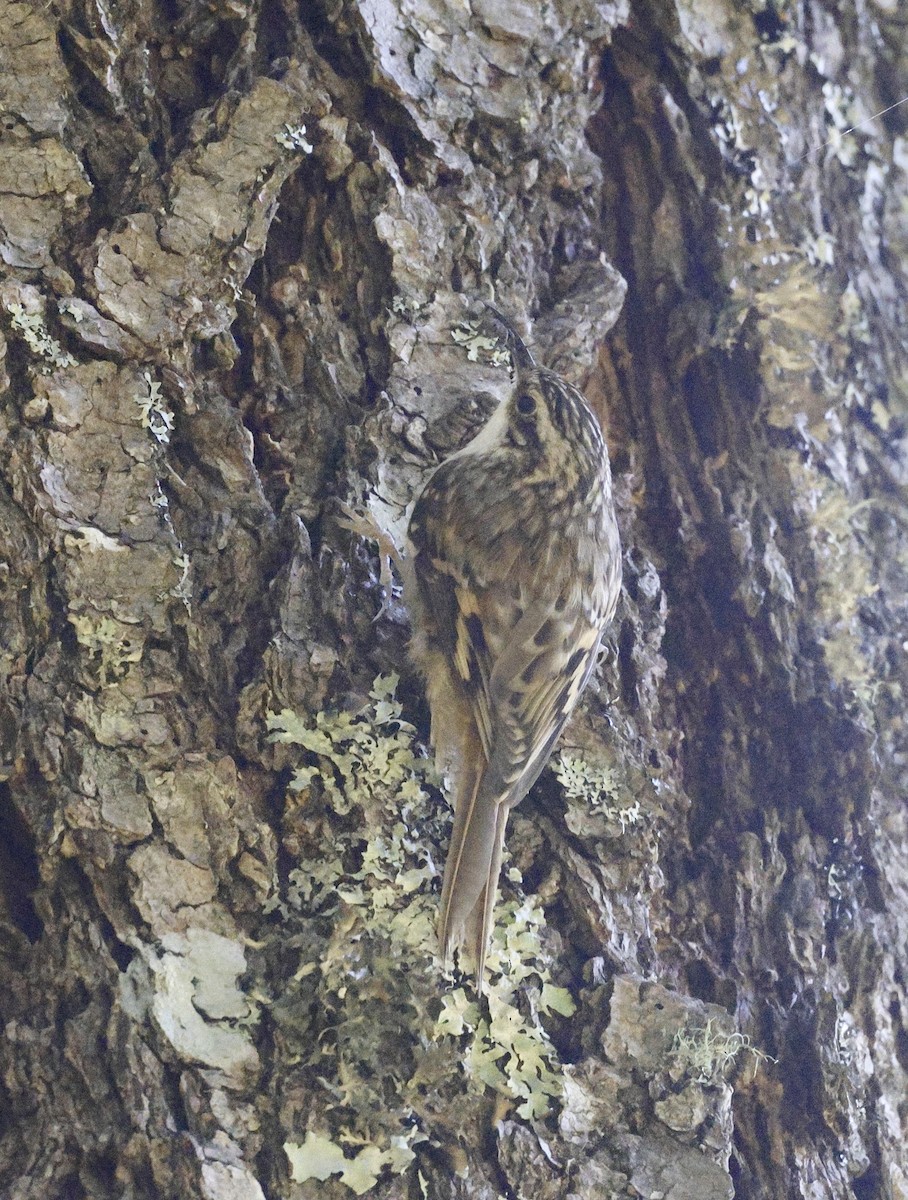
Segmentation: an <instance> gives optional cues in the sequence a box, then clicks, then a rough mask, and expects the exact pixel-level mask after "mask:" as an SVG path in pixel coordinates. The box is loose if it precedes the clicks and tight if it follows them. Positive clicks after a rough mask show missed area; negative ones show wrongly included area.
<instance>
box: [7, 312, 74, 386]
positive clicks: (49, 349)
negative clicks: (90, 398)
mask: <svg viewBox="0 0 908 1200" xmlns="http://www.w3.org/2000/svg"><path fill="white" fill-rule="evenodd" d="M8 312H9V316H10V324H11V326H12V327H13V329H15V330H16V331H17V332H18V333H21V334H22V340H23V341H24V342H25V344H26V346H28V348H29V350H31V352H32V354H34V355H35V357H36V358H38V359H40V360H41V364H40V367H39V369H40V371H41V373H42V374H44V375H47V374H49V373H50V371H51V369H52V368H53V367H71V366H74V365H75V362H76V360H75V359H74V358H73V356H72V355H71V354H69V353H67V352H66V351H65V350H64V349H63V347H62V346H61V345H60V343H59V342H58V341H57V339H56V338H55V337H51V335H50V333H48V331H47V327H46V326H45V324H44V318H43V317H42V316H41V314H40V313H37V312H28V311H26V309H25V308H24V306H23V305H21V304H10V305H9V308H8Z"/></svg>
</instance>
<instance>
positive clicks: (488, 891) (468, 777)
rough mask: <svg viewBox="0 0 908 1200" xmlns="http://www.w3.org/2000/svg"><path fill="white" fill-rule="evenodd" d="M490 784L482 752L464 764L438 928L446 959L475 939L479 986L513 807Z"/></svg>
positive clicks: (458, 787)
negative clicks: (455, 948) (509, 815)
mask: <svg viewBox="0 0 908 1200" xmlns="http://www.w3.org/2000/svg"><path fill="white" fill-rule="evenodd" d="M488 783H489V779H488V772H487V768H486V763H485V761H484V760H483V759H482V757H481V756H477V758H476V759H474V761H473V762H472V763H471V764H463V766H462V769H461V772H460V778H459V780H458V786H457V796H456V798H455V808H454V830H453V832H452V834H451V845H450V849H449V850H448V858H447V862H446V863H445V877H444V885H443V887H442V893H441V915H440V920H439V933H438V936H439V941H440V943H441V951H442V954H443V956H444V957H445V958H447V957H448V954H449V953H450V951H451V950H452V949H453V948H454V947H455V946H460V945H462V944H463V942H464V941H468V942H469V943H471V949H472V950H473V953H474V955H475V961H476V979H477V984H478V986H479V988H480V990H481V989H482V975H483V968H484V965H485V956H486V949H487V946H488V940H489V932H490V930H491V927H492V917H493V913H494V908H495V893H496V890H497V887H498V875H499V872H500V871H501V857H502V852H503V848H504V831H505V826H506V825H507V820H508V812H509V811H510V810H509V808H507V807H506V806H505V805H504V804H502V803H501V801H502V799H503V797H502V796H501V794H500V789H498V788H489V787H488Z"/></svg>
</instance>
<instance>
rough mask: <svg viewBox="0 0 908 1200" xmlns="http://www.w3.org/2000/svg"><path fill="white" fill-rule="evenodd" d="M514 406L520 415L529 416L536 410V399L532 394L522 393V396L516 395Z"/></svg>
mask: <svg viewBox="0 0 908 1200" xmlns="http://www.w3.org/2000/svg"><path fill="white" fill-rule="evenodd" d="M516 408H517V411H518V412H519V413H520V415H521V416H522V417H531V416H532V415H533V413H534V412H535V411H536V401H535V400H534V399H533V397H532V396H528V395H527V394H526V393H524V394H523V395H522V396H518V397H517V404H516Z"/></svg>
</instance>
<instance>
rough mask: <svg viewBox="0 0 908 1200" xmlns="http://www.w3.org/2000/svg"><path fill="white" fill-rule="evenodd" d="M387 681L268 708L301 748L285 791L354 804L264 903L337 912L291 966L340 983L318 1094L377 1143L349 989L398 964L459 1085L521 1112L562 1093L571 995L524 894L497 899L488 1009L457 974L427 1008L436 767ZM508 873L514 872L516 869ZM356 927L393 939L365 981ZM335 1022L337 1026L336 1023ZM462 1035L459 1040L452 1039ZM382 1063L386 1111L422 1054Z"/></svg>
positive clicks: (537, 913) (412, 1087) (285, 736)
mask: <svg viewBox="0 0 908 1200" xmlns="http://www.w3.org/2000/svg"><path fill="white" fill-rule="evenodd" d="M396 685H397V677H396V676H393V675H392V676H390V677H379V678H378V679H376V680H375V682H374V684H373V688H372V691H371V693H370V697H369V702H368V703H367V704H365V705H364V706H363V707H362V708H361V709H360V710H358V711H356V712H334V713H327V712H323V713H319V714H317V715H316V716H315V717H314V718H311V719H304V718H302V717H300V716H299V715H298V714H296V713H293V712H292V711H289V710H284V711H283V712H281V713H278V714H272V715H270V716H269V717H268V728H269V730H270V737H271V740H273V741H275V742H280V743H283V744H285V745H293V746H299V747H300V748H301V749H304V750H305V751H306V752H307V753H308V755H310V756H311V758H310V760H309V761H308V762H306V763H302V764H299V765H297V766H296V767H295V768H294V770H293V777H292V780H291V783H290V789H291V791H292V792H295V793H298V794H299V795H300V797H301V799H302V800H303V802H304V803H305V801H306V798H307V794H308V792H309V790H310V789H313V788H317V789H319V790H320V792H321V793H322V796H323V799H324V800H325V801H326V803H327V804H328V806H329V807H330V809H331V810H333V811H334V812H335V813H337V814H339V815H341V816H343V815H345V814H348V813H350V812H351V810H352V809H353V808H354V806H355V807H357V808H358V809H360V810H361V812H362V816H361V817H357V819H356V820H355V821H353V822H351V823H350V825H351V828H350V829H349V830H347V829H342V830H340V831H337V832H335V833H333V834H332V836H331V841H330V846H326V848H325V849H324V850H322V851H320V852H319V853H318V855H317V856H313V857H309V858H306V859H305V860H303V861H302V862H300V863H299V865H298V867H297V868H296V869H295V870H293V871H292V872H291V873H290V877H289V886H288V888H287V891H286V895H285V897H284V898H283V900H281V901H279V902H278V901H276V902H275V904H274V906H273V907H276V908H279V909H280V910H281V911H282V912H283V913H284V915H285V917H287V919H288V920H289V919H292V918H293V916H294V914H295V913H304V914H305V913H308V914H316V913H317V914H318V915H319V917H320V918H323V917H325V916H328V915H330V914H332V913H335V914H336V916H337V926H336V932H335V934H334V935H331V936H330V940H329V942H328V944H327V946H325V947H324V948H323V949H321V950H320V951H319V957H318V963H317V965H316V964H315V963H314V962H312V961H306V962H303V963H302V964H301V966H300V969H299V972H298V973H297V978H298V979H300V980H302V979H304V978H307V979H308V978H311V977H314V976H315V975H316V973H317V975H318V977H319V980H320V982H319V984H317V985H316V986H317V987H318V988H319V995H321V996H335V995H336V996H337V997H338V1003H337V1004H335V1003H334V1002H333V1001H330V1003H331V1004H332V1007H333V1008H334V1009H335V1011H337V1012H338V1013H339V1014H341V1015H339V1016H338V1018H337V1021H338V1024H337V1026H336V1028H337V1031H338V1036H337V1046H338V1049H337V1076H336V1082H333V1083H329V1081H328V1078H327V1077H328V1074H329V1072H326V1071H325V1070H324V1067H323V1062H324V1060H322V1066H321V1068H320V1070H321V1077H322V1079H323V1082H324V1083H325V1086H326V1088H328V1089H329V1090H330V1093H331V1095H332V1101H331V1103H329V1106H328V1107H329V1108H331V1107H334V1106H335V1105H337V1104H345V1105H347V1106H348V1107H352V1108H354V1109H355V1110H356V1111H357V1112H358V1113H359V1114H360V1121H361V1125H362V1128H368V1129H369V1130H370V1136H369V1138H368V1142H369V1145H370V1146H372V1147H378V1148H379V1149H380V1150H381V1152H382V1153H384V1152H385V1151H386V1150H387V1146H388V1140H387V1139H388V1137H389V1135H396V1133H397V1132H398V1131H392V1130H391V1129H390V1127H389V1125H388V1122H385V1123H384V1125H382V1124H381V1123H380V1122H378V1119H377V1117H376V1113H378V1112H380V1111H383V1109H382V1104H384V1110H387V1104H386V1103H384V1101H383V1099H382V1096H381V1095H378V1094H377V1093H376V1089H377V1088H380V1084H381V1081H380V1080H379V1081H376V1079H375V1077H374V1072H375V1064H374V1062H372V1060H371V1058H370V1057H369V1056H370V1055H371V1054H372V1053H373V1051H372V1049H371V1047H370V1046H366V1048H365V1049H363V1047H362V1046H360V1045H359V1040H361V1039H365V1042H368V1036H367V1035H366V1034H365V1033H364V1032H363V1031H362V1030H360V1029H359V1028H356V1029H354V1028H353V1027H352V1026H353V1025H354V1024H355V1023H356V1020H357V1019H358V1018H355V1017H354V1016H352V1015H351V1014H352V1013H354V1012H360V1011H361V1004H360V1003H359V1002H355V1003H354V1001H355V997H356V996H357V995H358V994H359V993H360V991H361V990H362V989H363V988H365V989H366V992H368V998H369V999H371V998H372V996H373V992H374V989H375V988H376V987H378V988H379V990H381V991H382V993H383V994H384V993H385V991H386V990H387V989H389V988H392V989H393V988H394V987H396V986H398V985H399V983H400V980H401V978H402V977H403V976H402V972H403V971H405V970H409V972H410V975H409V979H410V986H411V988H412V991H409V995H410V1001H409V1002H410V1003H412V1004H414V1005H415V1006H416V1018H415V1019H416V1022H417V1025H422V1027H423V1028H424V1029H425V1031H426V1033H427V1034H428V1035H429V1036H430V1038H431V1040H432V1042H433V1043H434V1045H435V1047H436V1049H435V1050H434V1051H432V1052H431V1053H434V1054H437V1055H443V1057H444V1060H445V1061H446V1062H448V1063H450V1062H451V1061H452V1060H453V1061H455V1062H457V1061H460V1062H461V1064H462V1070H463V1071H464V1074H465V1076H466V1078H467V1080H468V1081H469V1082H468V1086H469V1087H471V1088H473V1089H477V1090H479V1091H482V1090H483V1089H484V1087H485V1086H490V1087H493V1088H494V1089H495V1090H496V1091H499V1092H500V1093H502V1094H503V1095H505V1096H508V1097H510V1098H512V1099H514V1100H515V1101H516V1102H517V1104H518V1108H517V1111H518V1112H519V1114H520V1115H522V1116H524V1117H527V1118H535V1117H540V1116H543V1115H544V1114H545V1113H547V1112H548V1111H549V1108H550V1106H551V1103H552V1101H553V1099H554V1098H555V1097H557V1096H559V1095H560V1093H561V1076H562V1070H561V1064H560V1061H559V1058H558V1053H557V1050H556V1048H555V1046H554V1045H553V1043H552V1041H551V1038H550V1037H549V1035H548V1033H547V1031H546V1028H545V1025H544V1020H543V1019H544V1018H550V1017H551V1016H552V1014H560V1015H561V1016H566V1015H569V1014H570V1013H571V1012H573V1009H574V1004H573V1000H572V999H571V996H570V994H569V993H568V992H567V991H566V990H565V989H563V988H559V987H556V986H555V985H554V984H553V983H552V982H551V980H550V978H549V962H548V958H547V954H546V951H545V948H544V946H543V942H542V939H541V936H540V934H541V931H542V929H543V927H544V917H543V911H542V908H541V906H540V904H539V901H538V900H537V899H536V898H535V897H529V898H525V899H515V898H508V899H506V900H505V901H504V902H503V903H500V904H499V905H498V908H497V911H496V921H495V926H494V931H493V935H492V939H491V945H490V948H489V954H488V958H487V974H488V981H487V983H486V995H487V997H488V1011H487V1012H486V1011H485V1010H483V1009H481V1008H480V1006H479V1004H478V1003H477V1001H476V1000H475V999H470V998H468V996H467V993H466V991H465V990H464V989H462V988H461V989H456V990H453V991H450V992H446V993H444V995H443V999H442V1011H441V1014H440V1016H439V1017H438V1020H437V1021H436V1020H434V1018H433V1017H432V1016H430V1015H429V1012H430V1009H431V1005H430V1003H429V998H430V997H433V998H434V996H435V995H436V994H437V989H438V983H439V982H440V979H439V976H440V974H441V972H442V970H443V964H442V963H441V962H440V961H439V959H438V957H437V951H438V947H437V941H436V934H435V926H436V922H437V918H438V901H437V896H436V895H435V894H433V890H432V884H433V881H434V880H435V879H436V878H437V876H438V873H439V872H438V867H437V866H436V863H435V861H434V859H433V845H432V839H431V837H430V836H427V831H430V830H432V829H433V827H434V828H436V829H437V830H438V832H439V833H441V823H440V821H439V816H438V799H437V792H436V791H435V788H436V787H437V785H438V783H439V780H438V777H437V775H436V774H435V771H434V769H433V767H432V766H431V765H430V763H429V762H428V760H427V759H425V758H424V757H422V756H420V755H419V754H417V753H416V750H415V730H414V729H413V727H412V726H411V725H409V724H408V723H407V722H406V721H404V720H403V718H402V713H401V706H400V703H399V702H398V701H397V700H396V698H395V694H394V693H395V688H396ZM436 836H437V835H436ZM509 878H510V879H511V880H512V882H519V875H518V874H517V873H516V872H515V871H514V870H512V871H511V872H510V874H509ZM365 934H368V936H369V939H370V943H371V944H372V945H373V946H382V945H385V946H387V947H389V951H390V952H383V953H382V954H381V955H380V956H377V957H374V958H372V959H370V974H369V976H368V978H369V979H370V980H371V982H369V983H368V984H367V983H366V979H367V976H366V975H360V974H359V973H358V972H359V971H360V969H361V966H362V958H361V957H358V955H359V954H360V951H359V950H357V949H356V947H357V946H358V945H359V943H360V940H361V937H362V936H363V935H365ZM376 953H377V952H376ZM351 956H352V957H351ZM353 961H355V963H356V969H355V970H353V969H352V968H351V962H353ZM379 980H382V981H383V982H381V983H379V982H378V981H379ZM408 990H409V989H408ZM418 997H423V998H422V999H418ZM367 1002H368V1000H367ZM351 1004H352V1005H353V1007H352V1008H351V1007H350V1005H351ZM341 1029H344V1030H346V1031H347V1032H346V1033H345V1034H344V1036H343V1037H341V1036H340V1030H341ZM461 1038H464V1039H466V1045H465V1046H462V1047H461V1046H458V1045H456V1044H451V1043H454V1042H456V1040H459V1039H461ZM366 1068H368V1069H369V1070H368V1073H367V1074H365V1075H364V1074H363V1071H364V1070H365V1069H366ZM385 1069H386V1070H387V1071H388V1072H389V1076H388V1078H387V1079H386V1082H387V1083H392V1084H393V1086H394V1087H395V1088H396V1089H397V1091H398V1104H397V1107H396V1110H395V1111H396V1112H397V1113H398V1114H400V1113H405V1112H407V1111H413V1110H414V1109H418V1108H419V1105H420V1097H421V1095H422V1093H421V1091H420V1088H419V1078H418V1077H417V1076H419V1072H420V1071H422V1070H424V1069H427V1068H425V1067H420V1068H419V1069H418V1071H417V1076H414V1078H413V1079H409V1078H406V1077H404V1078H397V1077H396V1076H393V1075H392V1074H391V1073H392V1072H393V1067H392V1065H391V1064H390V1063H389V1064H386V1066H385ZM448 1073H449V1071H448V1070H447V1069H446V1071H445V1074H448ZM385 1099H386V1096H385ZM364 1136H365V1135H364ZM373 1160H374V1165H376V1167H377V1169H380V1167H381V1165H384V1166H385V1167H387V1166H388V1163H387V1162H386V1161H384V1160H381V1162H380V1160H379V1158H377V1157H375V1155H374V1154H373V1155H371V1157H370V1160H369V1161H370V1163H371V1162H373ZM333 1161H334V1169H333V1170H332V1173H340V1174H341V1176H342V1178H343V1177H344V1173H346V1172H349V1171H350V1170H351V1169H352V1168H351V1167H350V1166H349V1162H350V1160H349V1159H348V1158H347V1156H346V1155H344V1164H342V1163H341V1160H340V1159H339V1158H336V1157H335V1159H334V1160H333ZM345 1164H346V1165H345ZM306 1169H309V1168H308V1167H307V1168H306ZM351 1186H352V1185H351Z"/></svg>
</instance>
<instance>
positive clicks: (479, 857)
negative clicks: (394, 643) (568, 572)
mask: <svg viewBox="0 0 908 1200" xmlns="http://www.w3.org/2000/svg"><path fill="white" fill-rule="evenodd" d="M511 595H512V599H511V601H509V602H508V603H507V604H506V605H505V606H504V607H503V606H502V591H501V589H500V588H498V587H495V588H493V589H490V590H489V591H485V592H483V591H476V590H474V589H473V588H472V587H471V588H467V587H456V586H455V588H454V607H455V623H454V628H455V631H456V632H455V637H454V639H453V640H454V650H453V662H454V665H455V669H456V670H457V672H458V674H459V677H460V678H461V680H462V682H463V685H464V687H465V689H466V691H467V694H468V696H469V697H470V703H471V708H472V712H473V717H474V723H475V726H476V728H477V730H478V733H479V737H480V739H481V742H482V749H483V761H482V762H481V763H480V764H478V765H477V766H476V767H474V768H471V767H470V766H467V765H465V768H464V771H463V772H462V779H459V780H458V789H457V796H456V803H455V820H454V830H453V833H452V837H451V846H450V849H449V851H448V858H447V862H446V865H445V882H444V889H443V892H442V915H441V941H442V945H443V947H444V948H445V950H447V948H448V946H449V945H450V944H452V943H455V942H458V941H459V940H461V938H462V936H463V934H464V933H465V932H466V931H468V930H469V931H470V937H471V940H472V941H473V943H474V951H475V955H476V961H477V974H478V978H479V979H480V981H481V979H482V963H483V960H484V957H485V951H486V946H487V944H488V937H489V931H490V928H491V923H492V912H493V907H494V900H495V890H496V887H497V884H498V875H499V871H500V868H501V856H502V848H503V841H504V832H505V826H506V824H507V818H508V814H509V812H510V810H511V809H512V808H513V807H514V805H515V804H517V803H519V802H520V800H522V799H523V797H524V796H525V795H526V793H527V791H528V790H529V788H530V787H531V786H532V785H533V783H534V782H535V780H536V777H537V776H538V774H539V772H540V771H541V770H542V768H543V766H544V765H545V763H546V761H547V759H548V755H549V753H550V751H551V748H552V746H553V744H554V742H555V739H556V738H557V737H558V735H559V733H560V732H561V730H562V728H563V727H564V724H565V721H566V720H567V718H568V716H569V715H570V712H571V710H572V709H573V707H574V705H575V704H576V702H577V699H578V697H579V696H580V694H581V692H582V691H583V688H584V685H585V684H586V681H587V679H588V678H589V674H590V671H591V669H592V666H593V663H594V661H595V657H596V651H597V648H598V646H599V640H600V636H601V625H599V624H595V625H594V624H592V623H591V621H590V620H589V618H588V617H587V616H585V615H584V614H583V613H582V612H576V613H572V614H571V616H567V611H568V609H567V606H565V605H564V603H563V598H562V597H559V596H558V594H557V592H556V594H555V596H554V598H553V599H551V600H548V601H536V602H535V603H533V604H531V605H530V606H529V608H528V609H527V610H526V611H525V612H524V611H522V610H521V607H520V598H519V597H518V596H517V595H516V589H515V591H514V592H512V593H511Z"/></svg>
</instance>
